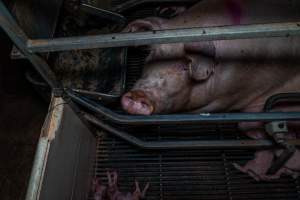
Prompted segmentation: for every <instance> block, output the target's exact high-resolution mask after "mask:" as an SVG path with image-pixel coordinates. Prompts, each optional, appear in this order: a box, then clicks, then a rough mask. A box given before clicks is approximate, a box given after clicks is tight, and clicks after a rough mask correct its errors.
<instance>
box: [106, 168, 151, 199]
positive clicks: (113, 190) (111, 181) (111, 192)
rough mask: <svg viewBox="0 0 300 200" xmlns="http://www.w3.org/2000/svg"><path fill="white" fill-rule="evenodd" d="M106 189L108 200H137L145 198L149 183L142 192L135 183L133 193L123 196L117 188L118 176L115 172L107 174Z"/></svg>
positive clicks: (136, 182)
mask: <svg viewBox="0 0 300 200" xmlns="http://www.w3.org/2000/svg"><path fill="white" fill-rule="evenodd" d="M107 178H108V188H107V196H108V199H109V200H139V199H143V198H144V197H145V194H146V192H147V190H148V188H149V183H147V185H146V186H145V188H144V189H143V191H141V190H140V186H139V183H138V181H135V191H134V192H133V193H130V192H128V193H127V194H124V193H122V192H120V190H119V188H118V174H117V172H115V171H114V172H112V173H110V172H107Z"/></svg>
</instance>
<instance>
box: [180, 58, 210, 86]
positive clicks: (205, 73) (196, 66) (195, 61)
mask: <svg viewBox="0 0 300 200" xmlns="http://www.w3.org/2000/svg"><path fill="white" fill-rule="evenodd" d="M186 58H187V60H188V67H189V76H190V77H191V78H192V79H193V80H195V81H204V80H206V79H208V78H209V77H210V76H211V75H212V74H213V72H214V68H215V67H214V66H215V64H214V60H213V59H212V58H210V57H206V56H202V55H197V54H188V55H187V56H186Z"/></svg>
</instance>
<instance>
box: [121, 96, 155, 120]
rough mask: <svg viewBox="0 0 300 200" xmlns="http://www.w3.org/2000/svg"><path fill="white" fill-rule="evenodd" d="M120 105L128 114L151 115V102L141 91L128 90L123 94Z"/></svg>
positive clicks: (152, 109) (152, 107) (152, 108)
mask: <svg viewBox="0 0 300 200" xmlns="http://www.w3.org/2000/svg"><path fill="white" fill-rule="evenodd" d="M121 103H122V107H123V109H124V110H126V111H127V112H128V113H130V114H139V115H151V114H152V113H153V112H154V105H153V103H152V102H151V101H150V100H149V99H148V98H147V96H146V94H145V93H144V92H143V91H130V92H127V93H126V94H124V95H123V97H122V100H121Z"/></svg>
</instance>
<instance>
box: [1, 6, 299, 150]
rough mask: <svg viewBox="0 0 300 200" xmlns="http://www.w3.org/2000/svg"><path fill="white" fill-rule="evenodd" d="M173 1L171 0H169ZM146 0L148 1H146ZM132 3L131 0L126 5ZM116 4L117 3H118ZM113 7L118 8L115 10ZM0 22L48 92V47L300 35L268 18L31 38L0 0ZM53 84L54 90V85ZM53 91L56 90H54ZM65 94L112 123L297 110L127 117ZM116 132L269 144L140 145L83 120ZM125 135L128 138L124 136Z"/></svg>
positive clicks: (271, 116) (295, 26) (272, 116)
mask: <svg viewBox="0 0 300 200" xmlns="http://www.w3.org/2000/svg"><path fill="white" fill-rule="evenodd" d="M173 1H174V0H173ZM132 2H136V1H135V0H134V1H132ZM147 2H148V1H147ZM130 6H132V5H130ZM120 9H121V8H120ZM117 10H118V9H117ZM0 26H1V27H2V28H3V30H4V31H5V32H6V33H7V34H8V36H9V37H10V38H11V39H12V41H13V42H14V43H15V45H16V46H17V47H18V48H19V50H20V51H21V52H22V53H23V54H24V56H25V57H26V58H27V59H28V60H29V61H30V62H31V63H32V64H33V66H34V67H35V69H36V70H37V71H38V72H39V73H40V74H41V76H42V77H43V78H44V79H45V80H46V82H47V83H48V84H49V85H50V86H51V88H52V89H55V90H54V91H56V92H57V91H63V88H62V85H61V83H59V82H58V81H57V80H56V78H55V75H54V73H53V72H52V71H51V68H50V67H49V65H48V64H47V62H46V61H45V60H44V59H43V58H41V57H40V56H39V55H37V54H35V53H37V52H50V51H61V50H72V49H91V48H104V47H116V46H137V45H145V44H159V43H176V42H193V41H206V40H220V39H241V38H259V37H282V36H294V35H300V22H294V23H273V24H253V25H242V26H224V27H209V28H189V29H176V30H163V31H152V32H140V33H119V34H105V35H96V36H84V37H67V38H56V39H35V40H31V39H29V38H28V36H27V35H26V34H25V33H24V32H23V31H22V30H21V28H20V27H19V26H18V24H17V23H16V21H15V20H14V18H13V17H12V15H11V14H10V13H9V11H8V10H7V8H6V7H5V5H4V4H3V2H2V1H0ZM57 88H58V89H59V90H57ZM58 94H62V92H59V93H58ZM65 94H67V95H66V96H65V99H66V98H71V100H73V101H74V102H76V103H79V104H80V105H82V106H84V107H86V108H88V109H90V110H92V111H94V112H96V113H98V114H100V115H102V116H104V117H106V118H108V119H109V120H111V121H113V122H117V123H124V124H187V123H199V122H206V123H207V122H238V121H272V120H299V119H300V112H276V113H273V112H272V113H217V114H210V113H202V114H191V115H189V114H183V115H155V116H129V115H120V114H117V113H114V112H112V111H111V110H109V109H107V108H105V107H103V106H101V105H98V104H96V103H94V102H93V101H91V100H89V99H87V98H84V97H81V96H78V95H75V94H74V93H73V92H71V91H69V90H66V91H65ZM87 120H88V121H90V122H93V124H96V125H98V126H100V127H101V128H103V129H104V130H107V131H109V132H110V133H112V134H114V135H117V136H119V137H121V138H123V139H125V140H127V141H128V142H131V143H133V144H135V145H137V146H140V147H142V148H148V149H162V148H165V147H166V148H217V147H219V148H247V147H249V148H257V147H270V146H272V145H273V143H272V142H271V141H255V142H254V141H253V140H248V141H236V142H235V143H232V142H229V143H228V142H227V143H226V144H225V143H224V141H190V142H164V143H154V144H153V143H152V144H150V146H149V144H146V143H144V142H142V141H139V140H136V139H135V141H134V140H132V139H134V138H132V136H130V135H127V136H126V134H125V133H122V131H119V130H117V129H115V128H113V127H111V126H108V125H107V124H105V123H103V122H102V121H99V120H96V119H93V120H91V118H88V119H87ZM130 137H131V139H130V140H128V138H130Z"/></svg>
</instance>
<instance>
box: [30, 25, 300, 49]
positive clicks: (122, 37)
mask: <svg viewBox="0 0 300 200" xmlns="http://www.w3.org/2000/svg"><path fill="white" fill-rule="evenodd" d="M294 35H300V22H293V23H271V24H253V25H239V26H222V27H207V28H186V29H174V30H159V31H148V32H138V33H114V34H102V35H95V36H82V37H66V38H55V39H39V40H29V41H28V42H27V48H28V49H29V51H31V52H50V51H66V50H72V49H93V48H107V47H123V46H139V45H149V44H161V43H178V42H196V41H208V40H230V39H244V38H262V37H285V36H294Z"/></svg>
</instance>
